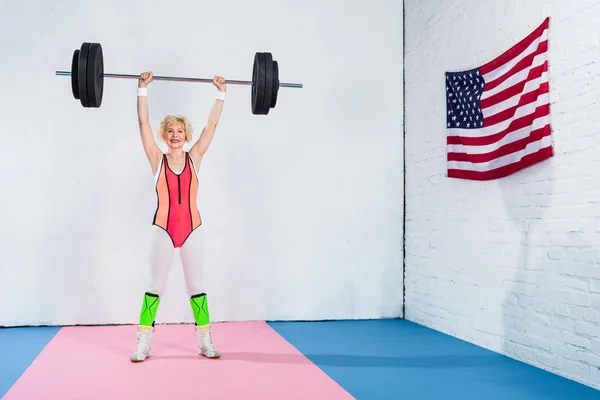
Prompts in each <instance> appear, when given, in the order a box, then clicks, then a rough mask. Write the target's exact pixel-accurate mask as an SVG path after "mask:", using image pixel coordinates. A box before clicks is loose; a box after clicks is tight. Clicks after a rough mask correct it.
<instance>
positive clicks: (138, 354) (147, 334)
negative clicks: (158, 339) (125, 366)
mask: <svg viewBox="0 0 600 400" xmlns="http://www.w3.org/2000/svg"><path fill="white" fill-rule="evenodd" d="M153 333H154V327H153V326H152V327H148V326H143V327H142V326H140V327H138V331H137V339H138V342H137V346H136V348H135V352H134V353H133V354H132V355H131V361H133V362H139V361H144V360H145V359H146V358H148V357H150V349H151V348H150V341H151V340H152V334H153Z"/></svg>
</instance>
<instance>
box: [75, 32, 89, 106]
mask: <svg viewBox="0 0 600 400" xmlns="http://www.w3.org/2000/svg"><path fill="white" fill-rule="evenodd" d="M89 50H90V44H89V43H83V44H82V45H81V50H80V51H79V62H78V65H77V86H79V100H80V101H81V105H82V106H84V107H89V106H90V103H89V101H88V92H87V62H88V53H89Z"/></svg>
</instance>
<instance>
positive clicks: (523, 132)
mask: <svg viewBox="0 0 600 400" xmlns="http://www.w3.org/2000/svg"><path fill="white" fill-rule="evenodd" d="M549 123H550V116H549V115H545V116H543V117H539V118H536V119H535V120H534V121H533V125H531V126H526V127H524V128H521V129H519V130H516V131H514V132H511V133H509V134H508V135H506V136H504V137H503V138H502V139H501V140H499V141H497V142H495V143H492V144H487V145H483V146H476V145H464V144H449V145H447V147H448V153H467V154H486V153H491V152H492V151H495V150H498V149H499V148H500V147H502V146H505V145H507V144H509V143H512V142H516V141H517V140H521V139H524V138H526V137H527V136H529V135H530V134H531V132H532V131H535V130H538V129H541V128H543V127H544V126H546V125H548V124H549ZM474 130H479V129H474Z"/></svg>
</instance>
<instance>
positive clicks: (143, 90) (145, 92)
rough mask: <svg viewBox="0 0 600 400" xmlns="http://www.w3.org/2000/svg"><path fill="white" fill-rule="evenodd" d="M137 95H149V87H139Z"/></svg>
mask: <svg viewBox="0 0 600 400" xmlns="http://www.w3.org/2000/svg"><path fill="white" fill-rule="evenodd" d="M137 95H138V96H148V88H145V87H138V89H137Z"/></svg>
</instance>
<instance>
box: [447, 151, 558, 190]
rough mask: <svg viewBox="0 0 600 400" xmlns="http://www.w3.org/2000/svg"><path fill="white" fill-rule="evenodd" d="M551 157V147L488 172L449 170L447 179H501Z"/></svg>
mask: <svg viewBox="0 0 600 400" xmlns="http://www.w3.org/2000/svg"><path fill="white" fill-rule="evenodd" d="M552 155H553V150H552V146H548V147H545V148H543V149H540V150H539V151H537V152H535V153H533V154H528V155H526V156H525V157H523V158H522V159H521V160H519V161H517V162H515V163H513V164H509V165H505V166H503V167H500V168H496V169H493V170H490V171H469V170H461V169H449V170H448V177H449V178H460V179H471V180H476V181H486V180H492V179H498V178H503V177H505V176H508V175H510V174H513V173H515V172H517V171H519V170H521V169H523V168H527V167H530V166H532V165H534V164H536V163H538V162H540V161H543V160H546V159H548V158H550V157H552Z"/></svg>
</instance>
